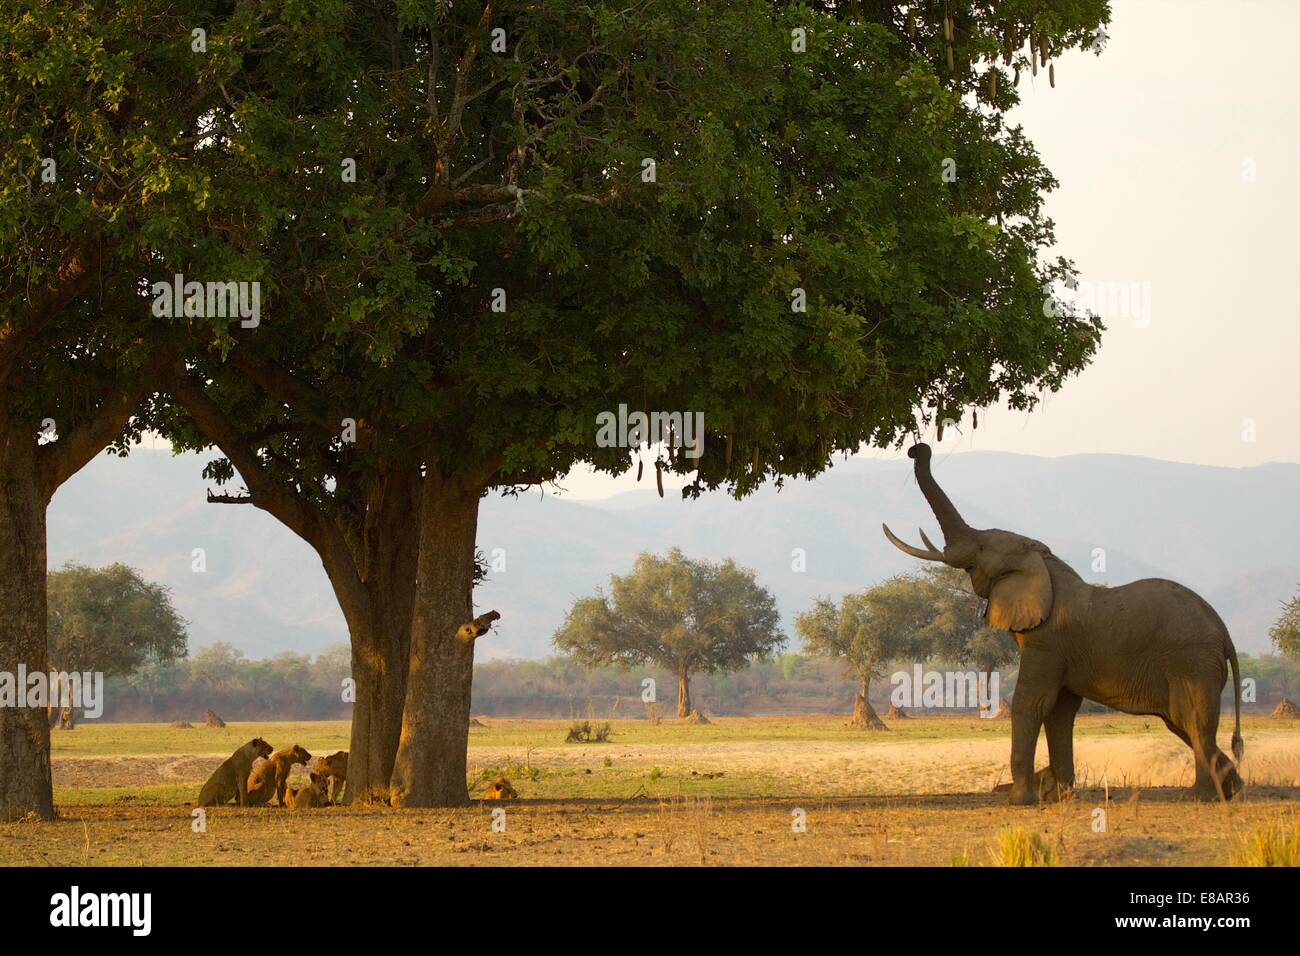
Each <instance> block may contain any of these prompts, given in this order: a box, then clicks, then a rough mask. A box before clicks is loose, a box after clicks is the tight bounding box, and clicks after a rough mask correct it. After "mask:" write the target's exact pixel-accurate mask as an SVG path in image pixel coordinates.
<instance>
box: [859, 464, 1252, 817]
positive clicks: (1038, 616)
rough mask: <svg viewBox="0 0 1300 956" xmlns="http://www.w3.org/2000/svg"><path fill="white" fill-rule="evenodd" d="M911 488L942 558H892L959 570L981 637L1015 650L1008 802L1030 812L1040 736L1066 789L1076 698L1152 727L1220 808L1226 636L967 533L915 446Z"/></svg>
mask: <svg viewBox="0 0 1300 956" xmlns="http://www.w3.org/2000/svg"><path fill="white" fill-rule="evenodd" d="M908 457H910V458H912V459H913V460H914V461H915V462H916V466H915V468H916V481H917V484H918V485H919V486H920V488H921V491H922V492H923V493H924V494H925V498H926V500H927V501H928V502H929V503H930V508H931V509H932V510H933V511H934V514H935V517H936V518H938V519H939V526H940V528H942V529H943V537H944V547H943V548H942V550H940V549H938V548H936V547H935V546H934V545H933V544H932V543H931V542H930V540H929V538H927V537H926V536H925V532H924V531H922V532H921V539H922V541H923V542H924V543H925V546H926V547H925V548H924V549H923V548H915V547H912V546H911V545H907V544H904V543H903V542H902V541H900V540H899V539H898V538H896V537H895V536H894V534H893V532H891V531H890V530H889V528H888V527H885V529H884V530H885V535H886V537H888V538H889V540H890V541H891V542H892V543H893V544H894V545H895V546H896V547H898V548H899V549H901V550H903V551H905V552H907V553H908V554H910V555H913V556H915V557H918V558H925V559H926V560H929V561H942V562H944V563H945V564H949V565H952V566H953V567H957V568H962V569H963V570H965V571H966V572H967V573H968V574H969V575H970V579H971V586H972V587H973V588H974V590H975V593H976V594H978V595H979V596H980V597H982V598H987V599H988V602H989V603H988V612H987V617H988V624H989V626H990V627H993V628H998V629H1002V630H1009V631H1011V632H1012V634H1013V635H1014V636H1015V638H1016V642H1017V643H1018V644H1019V645H1020V676H1019V679H1018V680H1017V682H1016V691H1015V695H1014V697H1013V699H1012V702H1011V777H1012V781H1013V782H1012V789H1011V802H1012V803H1017V804H1031V803H1034V802H1036V796H1035V792H1034V787H1033V779H1034V750H1035V748H1036V747H1037V745H1038V731H1039V729H1040V728H1042V727H1046V729H1047V752H1048V756H1049V759H1050V760H1051V766H1052V772H1053V773H1054V774H1055V775H1056V779H1057V781H1058V783H1060V784H1061V785H1062V786H1063V787H1066V788H1068V787H1070V786H1072V785H1073V783H1074V742H1073V739H1072V738H1073V731H1074V716H1075V714H1076V713H1078V710H1079V705H1080V704H1081V703H1082V701H1083V698H1085V697H1086V698H1088V699H1089V700H1095V701H1097V702H1098V703H1102V704H1105V705H1106V706H1108V707H1113V708H1115V709H1116V710H1122V711H1124V712H1125V713H1129V714H1147V715H1151V716H1155V717H1159V718H1161V719H1162V720H1163V721H1164V722H1165V726H1166V727H1168V728H1169V729H1170V730H1171V731H1172V732H1173V733H1174V734H1175V735H1176V736H1177V737H1178V738H1179V739H1180V740H1182V742H1183V743H1185V744H1187V745H1188V746H1189V747H1191V748H1192V752H1193V753H1194V754H1195V757H1196V782H1195V783H1194V784H1193V792H1194V794H1195V795H1196V796H1197V797H1199V798H1202V799H1224V800H1228V799H1231V798H1232V796H1233V794H1235V793H1236V792H1237V791H1239V790H1240V789H1241V786H1242V782H1241V777H1240V776H1239V775H1238V773H1237V769H1236V767H1235V766H1234V764H1233V762H1232V761H1231V760H1229V759H1228V756H1227V754H1225V753H1223V751H1221V750H1220V749H1219V748H1218V745H1217V744H1216V742H1215V737H1216V734H1217V732H1218V729H1219V696H1220V694H1221V693H1222V691H1223V682H1224V680H1226V678H1227V668H1226V666H1225V661H1226V662H1227V663H1230V664H1231V665H1232V678H1233V683H1234V691H1235V705H1236V718H1237V723H1236V728H1235V730H1234V732H1233V735H1232V753H1233V756H1234V757H1235V758H1236V759H1237V760H1238V761H1240V760H1241V755H1242V751H1243V750H1244V746H1243V744H1242V740H1241V677H1240V674H1239V672H1238V668H1237V652H1236V649H1235V648H1234V647H1233V646H1232V639H1231V638H1230V637H1229V636H1228V629H1227V628H1226V627H1225V626H1224V624H1223V621H1222V620H1220V618H1219V615H1218V614H1216V613H1215V611H1214V608H1212V607H1210V605H1209V604H1207V603H1206V602H1205V601H1204V600H1202V599H1201V597H1200V596H1199V595H1197V594H1196V593H1195V592H1193V591H1190V590H1188V589H1187V588H1185V587H1183V586H1182V585H1181V584H1175V583H1174V582H1173V581H1165V580H1161V579H1159V578H1150V579H1147V580H1143V581H1134V582H1133V583H1132V584H1125V585H1123V586H1121V587H1113V588H1101V587H1094V586H1092V585H1090V584H1088V583H1087V582H1085V581H1084V580H1083V579H1082V578H1080V577H1079V575H1077V574H1075V573H1074V571H1073V570H1071V569H1070V567H1069V566H1068V565H1067V564H1066V563H1065V562H1064V561H1062V560H1061V559H1060V558H1057V557H1056V556H1055V555H1053V554H1052V552H1051V551H1050V550H1049V549H1048V547H1047V546H1046V545H1045V544H1043V543H1042V542H1039V541H1035V540H1034V539H1032V538H1026V537H1023V536H1022V535H1018V534H1012V533H1011V532H1009V531H999V530H997V529H989V530H984V531H981V530H976V529H974V528H971V527H970V526H969V525H967V524H966V522H965V521H963V520H962V517H961V515H960V514H958V513H957V509H956V508H954V507H953V505H952V502H951V501H949V500H948V496H947V495H945V494H944V493H943V490H942V489H941V488H940V487H939V486H938V484H937V483H936V482H935V480H934V478H933V477H932V476H931V474H930V447H929V446H928V445H914V446H912V448H911V449H910V450H909V451H908Z"/></svg>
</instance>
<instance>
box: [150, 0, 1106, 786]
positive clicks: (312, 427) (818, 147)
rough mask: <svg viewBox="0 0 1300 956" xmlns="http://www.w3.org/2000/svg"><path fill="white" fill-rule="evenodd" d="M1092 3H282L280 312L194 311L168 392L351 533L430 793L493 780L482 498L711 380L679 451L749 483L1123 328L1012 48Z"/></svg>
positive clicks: (897, 426)
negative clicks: (1070, 302) (1036, 121)
mask: <svg viewBox="0 0 1300 956" xmlns="http://www.w3.org/2000/svg"><path fill="white" fill-rule="evenodd" d="M1060 7H1061V5H1060V4H1055V3H1051V2H1049V0H1016V2H1010V0H1008V2H1005V3H988V4H981V5H979V6H977V7H974V8H972V9H969V10H957V11H955V12H954V13H953V21H952V22H942V21H941V19H940V17H939V15H938V14H935V15H933V16H930V17H926V16H922V15H912V14H906V13H905V12H904V11H903V10H902V9H901V8H895V7H893V6H890V5H880V6H877V7H870V8H868V7H864V6H862V5H859V6H856V7H853V8H852V9H850V7H849V6H844V7H836V8H835V9H826V8H823V9H818V10H811V9H809V8H807V7H805V6H802V5H776V6H775V7H774V6H773V5H771V4H763V3H758V2H757V0H744V2H741V3H725V4H724V3H716V4H715V3H710V4H703V5H702V4H699V3H696V2H694V0H663V2H661V3H657V4H656V5H655V9H654V11H653V15H648V14H647V13H646V12H645V11H644V10H643V9H641V8H638V7H625V6H620V5H618V4H611V5H605V4H587V3H579V2H576V0H556V2H548V3H546V4H536V3H518V2H513V3H505V4H495V5H491V6H485V7H481V8H475V7H473V6H472V5H466V4H437V5H433V6H431V7H428V8H417V7H416V6H413V5H408V4H389V3H378V4H352V3H339V4H338V5H337V7H336V8H334V9H331V10H329V11H328V15H327V18H323V19H322V20H321V21H312V23H311V24H310V26H311V29H300V28H299V26H298V24H297V23H291V24H288V26H289V29H288V30H280V28H281V27H283V26H284V25H285V24H281V23H279V22H278V20H277V18H278V17H279V16H280V15H281V12H280V11H278V9H276V8H274V7H266V8H258V10H256V11H255V12H253V13H249V14H248V16H250V17H253V18H254V19H255V21H256V22H255V23H254V24H253V26H254V27H256V32H257V34H258V35H274V36H275V37H276V38H277V41H276V42H277V43H279V44H282V45H284V48H282V49H279V50H278V51H277V52H278V54H279V56H280V58H281V59H282V60H283V62H284V63H285V64H286V66H285V67H284V69H283V70H282V72H281V73H280V74H278V75H277V77H276V79H277V84H276V85H275V86H273V87H271V88H269V89H267V88H263V87H261V86H258V85H254V84H249V83H246V82H243V79H242V78H240V77H236V78H235V79H234V80H233V81H232V82H229V83H226V84H225V85H224V91H225V93H226V97H225V98H224V99H223V102H221V103H219V104H217V105H216V106H215V107H214V108H213V111H212V117H211V123H210V127H211V129H212V131H213V132H212V134H211V136H210V137H209V138H208V139H207V140H205V149H204V150H203V153H204V154H205V155H204V157H202V159H203V161H204V163H205V164H208V166H207V168H208V169H209V173H210V175H212V176H214V177H217V178H218V179H222V180H223V183H227V184H228V185H223V187H222V190H221V191H222V193H223V194H225V195H228V196H229V197H230V201H231V203H232V205H231V206H230V207H229V208H227V209H223V210H221V216H220V219H221V222H222V224H223V225H224V226H225V227H227V230H228V232H229V234H230V235H232V236H233V237H234V239H235V240H237V243H238V245H239V252H240V255H241V256H246V257H248V258H249V259H250V260H255V261H256V263H257V269H256V270H255V271H256V272H257V273H258V274H262V275H265V276H269V277H274V280H275V288H274V289H273V290H271V292H272V294H270V295H269V298H268V311H274V313H275V314H276V315H277V316H278V318H277V321H275V322H268V323H265V324H264V325H263V326H261V327H259V328H258V329H253V330H239V329H235V328H233V327H231V325H230V323H207V324H205V323H202V322H196V323H193V324H192V326H191V328H190V330H189V331H190V332H191V333H192V339H191V340H190V341H189V342H187V343H186V346H187V360H186V362H185V364H184V365H183V366H182V367H180V368H179V369H178V370H177V372H176V374H175V375H174V376H173V377H172V380H171V382H170V383H169V385H168V389H169V391H170V393H171V395H172V396H173V397H174V398H175V399H176V401H177V403H178V405H179V408H177V409H173V411H174V412H176V414H175V415H173V416H172V418H171V421H170V422H169V423H168V422H164V423H163V424H162V427H164V428H165V430H166V431H167V432H168V433H169V434H171V435H173V437H174V438H175V439H176V440H177V441H178V443H179V444H180V445H182V446H184V447H193V446H194V445H196V444H203V443H213V444H216V445H217V446H218V447H219V448H220V449H221V451H222V453H223V454H224V455H225V456H226V459H225V462H218V463H215V464H214V466H213V467H212V468H210V470H209V474H210V475H211V476H212V477H213V478H216V479H219V480H220V479H225V480H230V479H233V477H234V473H235V471H236V470H237V471H238V474H239V476H240V477H241V478H242V479H243V482H244V484H245V485H246V487H247V494H246V495H243V494H240V495H230V496H226V498H225V499H222V500H241V501H247V502H249V503H251V504H253V505H254V506H257V507H261V508H264V509H265V510H267V511H268V512H270V513H271V514H273V515H275V516H276V517H277V518H279V519H280V520H281V521H283V522H284V523H285V524H286V525H287V526H288V527H290V528H291V529H292V530H294V531H295V533H297V534H299V535H300V536H302V537H303V538H304V540H307V541H308V542H309V543H311V544H312V545H313V547H315V548H316V550H317V551H318V553H320V554H321V557H322V562H323V564H324V566H325V569H326V572H327V574H329V576H330V580H331V582H332V584H333V585H334V588H335V592H336V594H338V595H339V599H340V603H341V604H342V605H343V607H344V613H345V615H346V616H347V617H348V622H349V627H350V629H352V633H353V646H354V658H353V665H354V668H357V669H360V670H362V673H361V674H359V675H358V692H359V699H358V714H359V717H358V720H356V721H354V726H353V747H354V750H355V751H356V752H357V753H358V754H359V755H360V756H362V757H363V759H362V761H361V764H362V766H363V767H368V768H371V770H368V771H366V772H373V774H374V775H375V779H376V780H377V781H379V782H381V783H382V782H383V780H384V778H385V776H387V774H386V768H388V767H391V768H392V773H391V789H392V793H391V797H392V801H393V803H394V804H395V805H399V806H404V805H455V804H463V803H465V802H467V800H468V796H467V793H466V788H465V772H464V771H465V746H466V742H467V725H468V707H469V700H470V683H471V680H472V662H473V643H472V642H469V643H467V642H465V641H463V640H461V639H458V638H457V636H456V635H457V634H458V632H459V630H460V628H461V627H462V626H463V625H464V624H466V623H467V622H468V621H469V620H470V619H471V618H472V617H473V614H474V608H473V600H472V589H473V574H474V561H473V556H474V546H475V535H476V527H477V512H478V507H479V501H480V500H481V498H482V497H483V495H484V494H486V493H488V491H489V490H491V489H498V488H505V489H511V488H514V487H517V486H520V485H528V484H536V483H540V482H544V481H549V480H554V479H555V478H557V477H560V476H562V475H564V474H566V473H567V472H568V471H569V470H570V469H571V468H572V467H573V466H574V465H576V464H579V463H584V462H585V463H588V464H591V465H594V466H595V467H597V468H599V469H602V470H605V471H609V472H615V473H617V472H622V471H624V470H626V469H627V468H628V467H629V466H630V464H631V461H632V458H633V450H632V448H630V447H629V445H630V444H636V445H638V446H639V445H641V444H643V442H640V441H637V442H633V443H629V442H619V443H615V445H614V446H613V447H611V446H610V445H609V444H607V443H602V442H601V441H599V440H598V429H597V427H596V423H597V422H598V421H599V418H598V416H600V415H601V414H602V413H608V412H610V411H611V410H612V409H613V408H616V407H617V406H618V405H619V404H621V403H625V404H628V405H629V406H630V407H632V408H635V409H641V410H645V411H652V410H656V409H664V410H668V409H677V410H687V411H690V412H699V413H701V414H703V416H704V421H705V434H704V436H703V439H702V445H701V450H702V451H703V455H702V457H698V458H697V457H693V456H692V455H688V454H684V453H682V450H681V449H673V450H663V449H662V448H660V450H659V451H658V452H657V453H652V458H653V464H654V467H655V468H656V470H657V471H658V470H661V469H668V470H671V471H676V472H679V473H681V474H684V475H690V476H692V484H691V485H690V488H689V490H688V494H689V495H695V494H699V493H700V492H701V491H703V490H705V489H708V488H717V487H726V488H728V489H729V490H731V491H733V492H734V493H736V494H737V495H743V494H746V493H748V492H750V491H752V490H753V489H755V488H757V487H758V486H759V485H761V484H762V482H763V481H765V480H767V479H769V478H770V479H774V480H778V481H779V480H782V479H783V478H785V477H791V476H798V475H805V476H810V475H814V474H817V473H818V472H820V471H822V470H823V469H825V468H826V467H827V465H828V463H829V461H830V459H831V456H832V455H833V454H834V453H835V452H836V451H841V452H850V451H853V450H856V449H857V448H858V447H859V445H860V444H861V443H863V442H870V443H872V444H877V445H887V444H889V443H891V442H893V441H896V440H897V439H899V438H900V437H901V436H903V435H905V434H907V433H910V432H911V431H912V430H913V429H915V428H917V427H918V417H919V419H920V420H921V422H922V423H926V422H929V421H931V420H935V419H939V420H942V418H944V417H947V416H950V415H956V414H959V413H960V410H961V409H963V408H965V407H968V406H982V405H988V404H991V403H994V402H998V401H1000V400H1003V399H1005V400H1006V401H1008V402H1009V403H1010V404H1011V405H1012V406H1014V407H1018V408H1027V407H1031V406H1033V405H1034V403H1035V402H1036V401H1037V399H1038V397H1039V395H1040V394H1041V392H1043V391H1048V390H1053V389H1055V388H1057V387H1059V385H1060V384H1061V382H1062V381H1063V380H1064V379H1065V377H1066V376H1068V375H1069V374H1072V373H1073V372H1075V371H1077V370H1078V369H1080V368H1081V367H1082V366H1083V365H1084V364H1085V363H1086V362H1087V361H1088V359H1089V358H1090V357H1091V355H1092V353H1093V351H1094V350H1095V348H1096V344H1097V341H1098V336H1099V333H1100V325H1099V323H1097V322H1096V321H1095V320H1094V319H1092V318H1091V317H1088V316H1079V315H1075V314H1074V313H1072V312H1071V311H1070V310H1069V309H1068V308H1064V307H1055V308H1050V309H1049V308H1045V307H1044V305H1045V304H1044V294H1043V291H1042V290H1043V288H1044V287H1047V286H1050V285H1051V284H1052V283H1053V282H1055V281H1060V280H1063V279H1065V278H1066V277H1068V275H1069V274H1070V268H1069V263H1068V262H1066V261H1065V260H1061V259H1056V260H1050V259H1048V258H1047V257H1046V252H1047V250H1048V248H1049V247H1050V246H1051V244H1052V241H1053V237H1052V226H1051V222H1050V220H1048V219H1047V218H1046V217H1045V216H1044V215H1043V212H1042V201H1043V195H1044V193H1045V192H1046V191H1047V190H1049V189H1050V188H1051V187H1052V186H1053V181H1052V178H1051V176H1050V174H1049V173H1048V172H1047V170H1046V169H1044V168H1043V166H1042V165H1041V163H1040V162H1039V160H1038V158H1037V156H1036V155H1035V153H1034V151H1033V149H1032V147H1031V146H1030V144H1029V143H1028V142H1027V141H1026V140H1025V139H1024V137H1023V135H1022V134H1021V132H1020V131H1019V130H1018V129H1017V128H1013V127H1011V126H1010V125H1009V124H1008V123H1007V122H1006V119H1005V111H1006V110H1007V109H1008V108H1010V107H1011V106H1012V105H1013V104H1014V103H1015V102H1016V94H1015V92H1014V87H1013V85H1012V84H1011V83H1010V82H1008V80H1009V77H1008V76H1007V74H1006V71H1005V69H1004V68H1003V67H1001V66H997V65H996V63H995V60H996V58H997V57H998V56H999V54H1002V51H1003V47H1004V46H1006V47H1008V48H1009V49H1008V51H1007V52H1006V53H1005V57H1006V58H1007V59H1008V60H1011V59H1014V60H1016V61H1017V62H1019V63H1020V64H1022V65H1023V64H1027V61H1026V60H1025V56H1024V54H1023V53H1018V52H1014V51H1015V50H1018V49H1019V48H1021V47H1023V46H1024V43H1025V40H1026V39H1027V38H1029V37H1030V36H1032V37H1033V38H1034V40H1033V42H1034V43H1035V44H1037V45H1038V46H1039V47H1041V48H1042V49H1044V50H1046V49H1051V50H1054V51H1059V50H1064V49H1067V48H1069V47H1072V46H1079V45H1082V44H1084V43H1087V42H1089V41H1090V39H1091V37H1092V33H1093V31H1094V30H1095V28H1096V27H1097V26H1098V24H1100V23H1101V22H1102V21H1104V20H1105V19H1106V18H1107V16H1108V10H1107V6H1106V4H1105V3H1104V2H1102V0H1077V2H1074V3H1071V4H1069V5H1067V6H1066V8H1065V9H1061V8H1060ZM295 10H296V6H295ZM286 15H287V14H286ZM295 15H296V16H301V15H302V14H301V11H297V12H296V13H295ZM794 31H803V33H804V35H805V38H806V39H807V40H808V43H807V47H806V49H804V48H799V49H797V50H796V49H793V48H792V43H791V38H792V34H793V32H794ZM340 38H343V39H345V40H346V42H340ZM502 43H504V48H502V47H501V44H502ZM323 49H326V50H328V57H324V56H322V52H321V51H322V50H323ZM949 61H951V63H950V62H949ZM304 63H310V64H312V65H314V66H318V67H319V69H318V71H317V72H313V71H312V70H307V69H304V68H303V64H304ZM995 75H996V76H997V77H999V81H998V82H997V83H996V84H995V83H994V76H995ZM341 160H343V161H344V163H345V164H346V161H347V160H353V161H354V162H355V169H356V171H357V175H356V177H355V181H349V180H347V179H345V178H341V177H338V176H337V175H336V170H338V168H339V164H340V161H341ZM950 168H955V169H957V170H958V171H959V172H958V175H957V176H956V177H955V178H948V179H945V170H948V169H950ZM236 184H238V185H236ZM241 190H242V191H241ZM241 212H243V213H245V215H244V216H243V218H240V215H239V214H240V213H241ZM243 222H251V223H255V224H257V228H255V229H252V230H250V229H246V228H241V227H240V226H238V225H236V224H237V223H243ZM182 413H184V414H182ZM186 415H188V417H189V419H188V421H185V420H183V419H184V417H185V416H186ZM348 423H351V425H349V424H348ZM195 426H197V427H195ZM349 428H354V429H355V431H354V433H353V434H352V435H351V436H349V431H348V430H349ZM679 437H680V436H679ZM353 438H355V440H352V439H353ZM638 451H639V449H638ZM363 688H367V689H366V690H363ZM398 701H401V706H400V708H399V707H398V705H397V702H398ZM367 722H368V723H367ZM399 724H400V727H401V732H400V734H399V733H398V732H397V727H398V725H399ZM364 727H372V728H382V730H375V731H374V732H370V731H363V730H362V728H364ZM359 734H361V735H362V736H361V739H360V740H359V739H358V735H359ZM390 748H391V749H390ZM394 750H395V752H394ZM389 754H392V756H391V759H390V757H389ZM350 784H351V781H350Z"/></svg>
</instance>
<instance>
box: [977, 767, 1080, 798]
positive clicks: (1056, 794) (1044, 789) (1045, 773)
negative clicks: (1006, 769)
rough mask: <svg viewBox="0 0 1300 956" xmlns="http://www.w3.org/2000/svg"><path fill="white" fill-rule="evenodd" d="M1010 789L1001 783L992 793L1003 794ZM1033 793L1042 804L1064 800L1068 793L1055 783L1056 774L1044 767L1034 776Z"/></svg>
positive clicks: (1006, 784) (1049, 768)
mask: <svg viewBox="0 0 1300 956" xmlns="http://www.w3.org/2000/svg"><path fill="white" fill-rule="evenodd" d="M1010 789H1011V784H1009V783H1002V784H998V786H996V787H994V788H993V792H994V793H1003V792H1006V791H1009V790H1010ZM1034 792H1035V793H1036V794H1037V795H1038V799H1039V800H1040V801H1042V802H1048V801H1051V800H1061V799H1064V798H1065V797H1066V796H1067V795H1068V793H1069V791H1068V790H1066V789H1065V788H1063V787H1059V786H1058V785H1057V783H1056V774H1054V773H1053V772H1052V768H1051V767H1044V768H1043V769H1042V770H1039V771H1037V772H1036V773H1035V774H1034Z"/></svg>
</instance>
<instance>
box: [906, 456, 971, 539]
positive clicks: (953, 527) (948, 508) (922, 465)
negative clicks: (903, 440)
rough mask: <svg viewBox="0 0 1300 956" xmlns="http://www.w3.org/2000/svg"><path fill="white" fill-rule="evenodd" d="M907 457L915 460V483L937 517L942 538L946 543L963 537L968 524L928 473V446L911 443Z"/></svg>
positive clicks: (968, 532)
mask: <svg viewBox="0 0 1300 956" xmlns="http://www.w3.org/2000/svg"><path fill="white" fill-rule="evenodd" d="M907 457H908V458H910V459H912V460H913V461H914V462H916V465H915V472H916V483H917V485H918V486H920V489H921V494H923V495H925V500H926V501H928V502H929V503H930V510H931V511H933V512H934V516H935V517H936V518H938V519H939V527H940V528H942V529H943V540H944V543H945V544H947V545H952V544H954V543H955V542H956V541H957V540H958V539H959V538H964V537H966V536H968V535H969V534H970V525H968V524H966V522H965V521H964V520H963V519H962V516H961V515H960V514H958V512H957V509H956V508H955V507H953V503H952V502H951V501H949V500H948V496H947V495H946V494H944V493H943V489H942V488H940V487H939V483H938V482H936V481H935V480H934V476H933V475H932V474H930V446H929V445H926V444H917V445H913V446H912V447H911V448H909V449H908V450H907Z"/></svg>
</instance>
